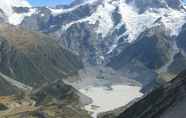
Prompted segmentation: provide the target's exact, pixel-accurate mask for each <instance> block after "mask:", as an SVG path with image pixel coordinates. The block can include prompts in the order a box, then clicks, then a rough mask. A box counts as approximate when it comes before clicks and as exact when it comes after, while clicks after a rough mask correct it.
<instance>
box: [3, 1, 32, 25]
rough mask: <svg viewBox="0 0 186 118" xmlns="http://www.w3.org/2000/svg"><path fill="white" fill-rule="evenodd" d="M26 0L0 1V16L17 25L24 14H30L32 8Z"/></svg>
mask: <svg viewBox="0 0 186 118" xmlns="http://www.w3.org/2000/svg"><path fill="white" fill-rule="evenodd" d="M30 8H31V5H30V4H29V3H28V2H27V1H26V0H5V1H3V0H2V1H0V11H1V12H2V15H3V16H2V15H1V16H2V17H3V18H4V19H6V20H5V21H8V22H9V23H11V24H14V25H18V24H20V23H21V22H22V20H23V19H24V17H25V16H30V15H31V14H32V13H33V12H34V10H33V9H30Z"/></svg>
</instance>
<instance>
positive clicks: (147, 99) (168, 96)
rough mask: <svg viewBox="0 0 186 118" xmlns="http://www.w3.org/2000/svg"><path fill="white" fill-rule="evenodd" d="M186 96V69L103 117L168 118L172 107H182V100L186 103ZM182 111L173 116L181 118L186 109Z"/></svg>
mask: <svg viewBox="0 0 186 118" xmlns="http://www.w3.org/2000/svg"><path fill="white" fill-rule="evenodd" d="M185 98H186V71H184V72H182V73H180V74H179V75H178V76H177V77H176V78H175V79H173V80H172V81H170V82H168V83H165V84H164V85H162V86H160V87H158V88H156V89H155V90H153V91H152V92H151V93H150V94H148V95H145V96H144V97H143V98H140V99H139V100H135V101H133V102H132V103H130V104H129V105H128V106H126V107H124V108H121V109H119V110H116V112H114V113H113V112H112V113H108V114H107V115H103V116H102V117H101V118H167V117H166V116H167V115H166V114H167V113H169V114H170V112H169V110H170V109H172V108H174V109H176V107H180V106H179V105H180V101H181V103H183V104H185V103H186V101H185ZM169 108H170V109H169ZM182 108H183V109H185V107H182ZM121 111H123V112H121ZM173 112H174V111H173ZM175 112H176V111H175ZM181 112H182V113H179V114H174V117H171V118H181V117H180V116H181V115H183V114H185V113H186V111H184V110H181ZM117 114H119V115H117ZM162 114H163V115H162ZM169 114H168V115H169ZM169 116H170V115H169ZM169 118H170V117H169Z"/></svg>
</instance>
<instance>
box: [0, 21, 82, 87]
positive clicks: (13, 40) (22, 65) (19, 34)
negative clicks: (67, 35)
mask: <svg viewBox="0 0 186 118" xmlns="http://www.w3.org/2000/svg"><path fill="white" fill-rule="evenodd" d="M0 41H1V45H0V47H1V50H0V52H1V56H0V65H1V66H0V71H1V72H2V73H3V74H5V75H7V76H9V77H11V78H13V79H15V80H17V81H19V82H22V83H24V84H27V85H30V86H40V85H41V84H44V83H46V82H51V81H53V80H56V79H62V78H63V77H65V76H68V75H69V74H75V72H76V71H77V70H78V69H79V68H81V67H82V65H81V62H80V60H78V57H76V56H75V55H73V54H71V53H70V52H68V51H66V50H64V49H63V48H62V47H61V46H59V45H58V44H57V42H55V41H54V40H53V39H51V38H50V37H48V36H45V35H43V34H40V33H36V32H29V31H25V30H24V29H21V28H18V27H14V26H11V25H6V24H1V25H0Z"/></svg>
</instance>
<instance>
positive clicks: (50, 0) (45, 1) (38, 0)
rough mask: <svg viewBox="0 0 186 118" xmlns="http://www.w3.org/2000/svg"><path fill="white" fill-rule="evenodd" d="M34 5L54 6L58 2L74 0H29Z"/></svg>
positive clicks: (63, 2) (64, 2)
mask: <svg viewBox="0 0 186 118" xmlns="http://www.w3.org/2000/svg"><path fill="white" fill-rule="evenodd" d="M28 1H29V2H30V3H31V4H32V5H33V6H44V5H47V6H53V5H58V4H69V3H71V2H72V1H73V0H28Z"/></svg>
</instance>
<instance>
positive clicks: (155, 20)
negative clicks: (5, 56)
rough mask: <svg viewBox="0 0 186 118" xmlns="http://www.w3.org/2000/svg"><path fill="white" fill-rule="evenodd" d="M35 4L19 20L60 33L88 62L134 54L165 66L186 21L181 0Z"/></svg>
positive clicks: (151, 66) (87, 0)
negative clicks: (64, 4)
mask: <svg viewBox="0 0 186 118" xmlns="http://www.w3.org/2000/svg"><path fill="white" fill-rule="evenodd" d="M30 9H33V8H30ZM34 10H35V11H34V13H32V15H31V16H28V17H25V19H24V20H23V22H22V23H21V26H22V27H26V28H29V29H32V30H36V31H40V32H44V33H47V34H49V35H51V36H54V37H56V38H57V39H58V41H59V42H60V43H61V45H63V46H64V47H65V48H67V49H69V50H71V51H72V52H74V53H76V54H78V55H80V57H81V58H82V59H83V61H84V62H85V64H91V65H92V64H93V65H97V64H106V65H110V66H112V67H114V68H116V65H117V64H116V63H117V62H120V61H122V63H126V64H129V65H130V63H132V62H131V61H132V60H136V62H135V63H139V64H140V65H143V67H145V68H146V69H147V70H149V69H150V70H151V69H155V70H158V72H162V71H163V72H166V70H167V68H168V66H169V65H170V64H171V63H172V62H173V60H174V56H175V55H176V54H177V53H179V52H180V50H181V49H179V47H178V46H177V43H176V42H177V41H176V40H175V39H176V38H175V37H177V36H179V34H180V31H181V30H182V26H183V25H184V24H185V22H186V20H185V16H186V13H185V12H186V10H185V6H184V3H183V2H182V1H181V0H80V1H79V0H77V1H74V2H73V4H71V5H70V6H67V7H62V6H61V7H60V6H58V7H39V8H34ZM155 37H159V38H155ZM146 38H149V40H146ZM152 39H154V40H156V41H154V40H152ZM144 45H145V46H147V47H148V45H152V46H151V47H148V49H146V47H145V46H144ZM135 46H136V47H135ZM130 47H132V48H130ZM139 48H140V50H141V52H138V51H139ZM147 51H148V52H147ZM136 52H138V53H136ZM124 55H125V56H124ZM136 55H137V56H136ZM155 58H157V59H155ZM122 63H120V64H119V63H118V64H119V67H123V66H124V65H122ZM139 64H137V65H139ZM129 65H128V66H129ZM119 67H118V68H119ZM124 67H126V65H125V66H124ZM127 68H128V67H127ZM155 73H156V72H155Z"/></svg>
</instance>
